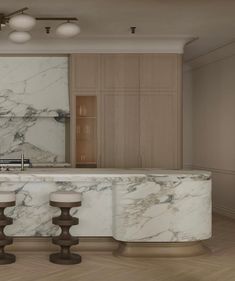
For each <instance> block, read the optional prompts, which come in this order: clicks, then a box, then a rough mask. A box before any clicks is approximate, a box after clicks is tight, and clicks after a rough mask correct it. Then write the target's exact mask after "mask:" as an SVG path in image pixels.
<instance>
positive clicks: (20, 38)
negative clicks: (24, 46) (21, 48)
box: [9, 31, 31, 43]
mask: <svg viewBox="0 0 235 281" xmlns="http://www.w3.org/2000/svg"><path fill="white" fill-rule="evenodd" d="M9 39H10V40H11V41H12V42H14V43H25V42H27V41H29V40H30V39H31V34H30V33H29V32H26V31H12V32H11V33H10V34H9Z"/></svg>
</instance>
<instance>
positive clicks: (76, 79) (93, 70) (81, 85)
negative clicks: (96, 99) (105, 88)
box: [71, 54, 99, 95]
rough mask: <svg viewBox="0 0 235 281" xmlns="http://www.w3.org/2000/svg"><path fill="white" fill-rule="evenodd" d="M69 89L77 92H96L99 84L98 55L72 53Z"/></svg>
mask: <svg viewBox="0 0 235 281" xmlns="http://www.w3.org/2000/svg"><path fill="white" fill-rule="evenodd" d="M71 79H72V81H71V82H72V83H71V89H72V91H73V92H76V93H77V94H81V92H82V93H83V95H85V94H86V93H87V92H88V95H89V92H92V95H93V94H94V93H96V92H97V90H98V84H99V55H98V54H73V55H72V63H71Z"/></svg>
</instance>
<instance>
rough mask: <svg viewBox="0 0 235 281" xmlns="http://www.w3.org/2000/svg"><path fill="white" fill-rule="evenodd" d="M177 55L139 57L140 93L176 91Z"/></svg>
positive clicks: (145, 55)
mask: <svg viewBox="0 0 235 281" xmlns="http://www.w3.org/2000/svg"><path fill="white" fill-rule="evenodd" d="M178 57H179V55H177V54H142V55H140V89H141V90H142V91H153V92H156V91H160V92H162V93H164V91H177V83H178V81H177V79H178V77H177V73H178Z"/></svg>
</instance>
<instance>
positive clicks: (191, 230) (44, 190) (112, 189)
mask: <svg viewBox="0 0 235 281" xmlns="http://www.w3.org/2000/svg"><path fill="white" fill-rule="evenodd" d="M0 190H12V191H15V192H16V195H17V196H16V198H17V205H16V207H12V208H7V210H6V213H7V214H8V215H10V216H12V217H13V218H14V219H15V220H14V224H13V225H11V226H8V227H7V228H6V230H7V233H8V234H9V235H14V236H51V235H55V234H57V233H58V228H57V227H56V226H54V225H53V224H52V222H51V218H52V217H53V216H56V215H58V212H59V210H58V209H57V208H54V207H50V206H49V194H50V192H54V191H56V190H67V191H70V190H73V191H78V192H81V193H82V206H81V207H80V208H74V209H72V214H73V215H74V216H77V217H79V220H80V224H79V225H78V226H74V227H72V229H71V231H72V234H73V235H80V236H113V237H114V238H115V239H117V240H120V241H126V242H183V241H197V240H204V239H208V238H210V237H211V176H210V173H207V172H202V171H197V172H184V171H182V172H181V171H177V172H175V171H160V170H159V171H154V170H152V171H151V170H144V169H143V170H135V171H131V170H115V169H113V170H106V169H97V170H95V171H94V170H86V169H84V170H82V171H81V169H70V168H67V169H66V168H57V169H29V170H27V171H25V172H12V173H0Z"/></svg>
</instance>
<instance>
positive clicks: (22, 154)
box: [21, 153, 24, 171]
mask: <svg viewBox="0 0 235 281" xmlns="http://www.w3.org/2000/svg"><path fill="white" fill-rule="evenodd" d="M21 171H24V153H21Z"/></svg>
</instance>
